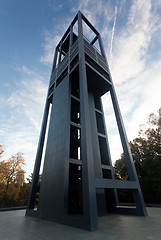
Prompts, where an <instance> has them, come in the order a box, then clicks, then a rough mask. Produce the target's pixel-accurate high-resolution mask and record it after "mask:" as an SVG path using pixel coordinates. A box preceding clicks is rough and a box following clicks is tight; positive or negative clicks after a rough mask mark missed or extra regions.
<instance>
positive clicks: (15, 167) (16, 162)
mask: <svg viewBox="0 0 161 240" xmlns="http://www.w3.org/2000/svg"><path fill="white" fill-rule="evenodd" d="M24 165H25V160H24V157H23V154H22V153H17V154H16V155H13V156H11V157H10V158H9V159H8V160H7V161H5V160H3V161H1V162H0V190H1V191H0V200H1V202H2V204H1V205H2V207H4V206H5V203H6V200H14V201H16V200H17V199H18V197H19V192H20V188H21V186H22V185H23V183H24V174H25V172H24V170H23V166H24Z"/></svg>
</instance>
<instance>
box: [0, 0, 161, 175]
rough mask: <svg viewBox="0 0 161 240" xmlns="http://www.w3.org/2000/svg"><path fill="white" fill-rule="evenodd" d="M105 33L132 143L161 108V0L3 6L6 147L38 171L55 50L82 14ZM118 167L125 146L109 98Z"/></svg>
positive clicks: (0, 98)
mask: <svg viewBox="0 0 161 240" xmlns="http://www.w3.org/2000/svg"><path fill="white" fill-rule="evenodd" d="M78 10H81V11H82V13H83V14H84V15H85V16H86V17H87V18H88V19H89V20H90V21H91V23H92V24H93V25H94V26H95V27H96V29H97V30H98V31H99V32H100V33H101V35H102V38H103V43H104V47H105V50H106V55H107V59H108V60H109V66H110V69H111V74H112V78H113V81H114V85H115V88H116V92H117V96H118V100H119V104H120V108H121V111H122V115H123V119H124V123H125V127H126V130H127V135H128V139H129V140H132V139H133V138H135V137H136V136H137V133H138V130H139V127H140V124H142V123H145V122H146V120H147V118H148V115H149V114H150V113H151V112H154V113H156V112H157V110H158V109H159V108H160V107H161V101H160V100H161V94H160V92H161V0H156V1H155V0H154V1H152V0H141V1H139V0H135V1H134V0H131V1H130V0H109V1H108V0H92V1H91V0H78V1H77V0H75V1H74V0H66V1H62V0H61V1H59V0H35V1H32V0H28V1H25V0H14V1H12V0H8V1H6V0H0V76H1V77H0V144H2V145H4V149H5V155H4V158H6V159H7V158H8V157H10V156H11V155H12V154H15V153H17V152H23V153H24V156H25V160H26V167H25V170H26V172H27V174H30V173H31V172H32V170H33V166H34V161H35V154H36V149H37V144H38V138H39V132H40V128H41V121H42V115H43V109H44V102H45V98H46V92H47V87H48V83H49V79H50V73H51V66H52V59H53V55H54V49H55V46H56V44H57V43H58V41H59V40H60V38H61V37H62V35H63V33H64V32H65V30H66V29H67V27H68V26H69V24H70V22H71V20H72V19H73V18H74V16H75V15H76V13H77V11H78ZM103 103H104V111H105V117H106V123H107V129H108V133H109V142H110V147H111V154H112V160H113V162H114V161H115V160H116V159H118V158H119V156H120V153H121V152H122V150H121V143H120V139H119V136H118V131H117V128H116V123H115V118H114V114H113V111H112V106H111V102H110V98H109V96H108V95H107V96H104V97H103Z"/></svg>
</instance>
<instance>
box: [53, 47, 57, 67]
mask: <svg viewBox="0 0 161 240" xmlns="http://www.w3.org/2000/svg"><path fill="white" fill-rule="evenodd" d="M57 56H58V47H56V49H55V55H54V61H53V69H52V72H54V70H55V68H56V63H57Z"/></svg>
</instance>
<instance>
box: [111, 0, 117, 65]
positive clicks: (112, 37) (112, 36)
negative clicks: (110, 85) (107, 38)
mask: <svg viewBox="0 0 161 240" xmlns="http://www.w3.org/2000/svg"><path fill="white" fill-rule="evenodd" d="M117 6H118V0H117V4H116V6H115V15H114V22H113V27H112V35H111V44H110V54H109V55H110V57H109V61H110V60H111V59H112V46H113V39H114V34H115V26H116V19H117Z"/></svg>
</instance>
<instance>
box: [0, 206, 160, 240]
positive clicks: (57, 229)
mask: <svg viewBox="0 0 161 240" xmlns="http://www.w3.org/2000/svg"><path fill="white" fill-rule="evenodd" d="M147 210H148V214H149V216H148V217H134V216H123V215H114V214H111V215H108V216H106V217H100V218H99V230H98V231H95V232H88V231H84V230H81V229H76V228H72V227H68V226H64V225H60V224H57V223H54V222H48V221H44V220H40V219H36V218H32V217H25V210H16V211H6V212H0V240H89V239H92V240H161V208H147Z"/></svg>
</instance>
